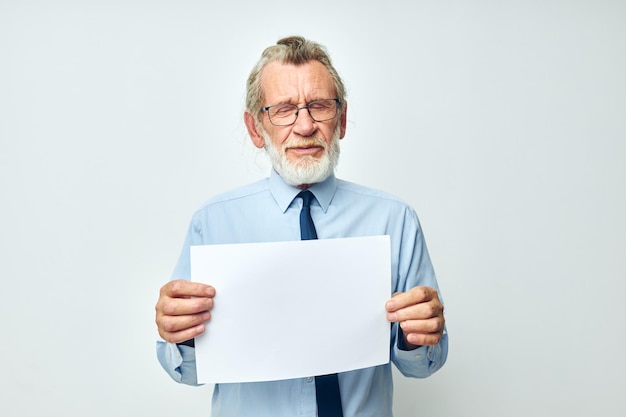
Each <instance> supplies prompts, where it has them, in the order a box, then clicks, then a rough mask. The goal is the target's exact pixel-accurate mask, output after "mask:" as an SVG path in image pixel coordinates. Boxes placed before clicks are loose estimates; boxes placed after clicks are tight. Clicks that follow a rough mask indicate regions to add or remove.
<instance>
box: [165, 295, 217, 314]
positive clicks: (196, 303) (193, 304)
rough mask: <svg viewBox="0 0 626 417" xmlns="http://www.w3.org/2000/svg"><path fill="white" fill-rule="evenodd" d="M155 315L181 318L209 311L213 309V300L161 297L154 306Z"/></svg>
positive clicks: (206, 298)
mask: <svg viewBox="0 0 626 417" xmlns="http://www.w3.org/2000/svg"><path fill="white" fill-rule="evenodd" d="M155 308H156V311H157V314H161V315H164V316H183V315H188V314H197V313H202V312H205V311H209V310H211V309H212V308H213V298H208V297H203V298H169V297H161V298H159V301H158V302H157V305H156V307H155Z"/></svg>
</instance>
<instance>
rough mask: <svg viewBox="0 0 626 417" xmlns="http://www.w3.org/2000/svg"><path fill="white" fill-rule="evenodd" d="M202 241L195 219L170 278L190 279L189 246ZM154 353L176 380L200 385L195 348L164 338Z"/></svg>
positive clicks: (159, 341) (157, 343) (158, 341)
mask: <svg viewBox="0 0 626 417" xmlns="http://www.w3.org/2000/svg"><path fill="white" fill-rule="evenodd" d="M201 243H202V233H201V230H200V227H199V226H198V225H197V222H196V221H195V219H192V221H191V222H190V224H189V230H188V231H187V236H186V237H185V242H184V244H183V248H182V251H181V253H180V257H179V258H178V262H177V264H176V267H175V268H174V271H173V273H172V277H171V279H172V280H175V279H186V280H189V279H191V268H190V258H189V247H190V246H191V245H197V244H201ZM156 353H157V358H158V360H159V363H160V364H161V366H162V367H163V369H164V370H165V372H167V373H168V375H169V376H170V377H172V379H173V380H174V381H176V382H179V383H182V384H187V385H201V384H198V383H197V380H198V377H197V373H196V354H195V349H194V348H192V347H190V346H179V345H177V344H175V343H168V342H165V341H164V340H157V342H156Z"/></svg>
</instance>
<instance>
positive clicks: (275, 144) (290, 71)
mask: <svg viewBox="0 0 626 417" xmlns="http://www.w3.org/2000/svg"><path fill="white" fill-rule="evenodd" d="M261 77H262V78H261V88H262V89H263V93H264V97H265V100H264V103H263V105H264V106H273V105H276V104H286V103H288V104H295V105H297V106H298V107H302V106H305V105H306V104H307V103H310V102H311V101H314V100H322V99H329V98H335V95H336V93H335V87H334V84H333V81H332V78H331V76H330V73H329V72H328V70H327V69H326V68H325V67H324V65H322V64H321V63H320V62H318V61H311V62H308V63H306V64H302V65H298V66H296V65H285V64H280V63H277V62H272V63H270V64H268V65H267V66H266V67H265V68H264V69H263V73H262V75H261ZM245 119H246V127H247V128H248V132H249V133H250V137H251V139H252V141H253V143H254V144H255V145H256V146H257V147H259V148H261V147H264V148H265V149H266V150H267V152H268V154H269V156H270V159H271V160H272V166H273V167H274V169H275V170H276V172H278V174H280V175H281V177H283V179H284V180H285V181H286V182H287V183H289V184H292V185H295V186H299V185H308V184H313V183H316V182H320V181H323V180H324V179H326V178H327V177H328V176H329V175H330V174H331V173H332V172H333V170H334V168H335V165H336V163H337V160H338V157H339V144H338V141H339V139H341V138H343V137H344V135H345V127H346V114H345V111H344V112H343V113H342V114H338V115H337V116H336V117H335V118H334V119H331V120H327V121H324V122H316V121H314V120H313V119H312V118H311V116H310V115H309V113H308V112H307V110H306V109H302V110H300V111H299V113H298V118H297V120H296V122H295V123H294V124H292V125H290V126H275V125H273V124H272V123H271V122H270V120H269V118H268V115H267V113H266V112H264V113H262V114H261V123H260V125H257V124H256V122H255V121H254V120H253V117H252V115H251V114H249V113H247V114H246V116H245Z"/></svg>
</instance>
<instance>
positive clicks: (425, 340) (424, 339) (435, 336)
mask: <svg viewBox="0 0 626 417" xmlns="http://www.w3.org/2000/svg"><path fill="white" fill-rule="evenodd" d="M441 337H442V334H441V333H430V334H420V333H410V334H408V335H406V340H407V342H409V343H410V344H412V345H416V346H434V345H436V344H438V343H439V342H440V341H441Z"/></svg>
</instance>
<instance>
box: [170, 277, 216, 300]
mask: <svg viewBox="0 0 626 417" xmlns="http://www.w3.org/2000/svg"><path fill="white" fill-rule="evenodd" d="M161 296H166V297H172V298H189V297H214V296H215V288H213V287H212V286H210V285H207V284H203V283H201V282H191V281H186V280H184V279H177V280H174V281H170V282H168V283H167V284H165V285H164V286H162V287H161Z"/></svg>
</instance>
